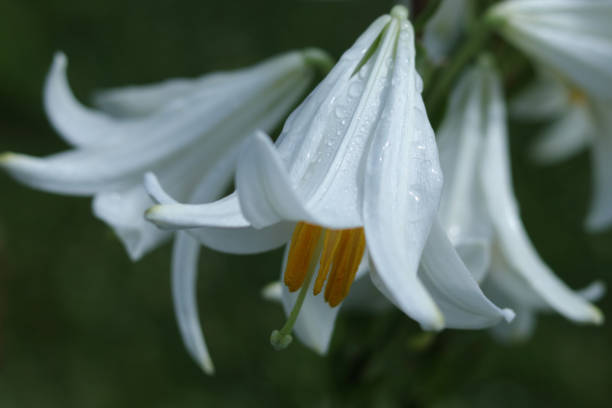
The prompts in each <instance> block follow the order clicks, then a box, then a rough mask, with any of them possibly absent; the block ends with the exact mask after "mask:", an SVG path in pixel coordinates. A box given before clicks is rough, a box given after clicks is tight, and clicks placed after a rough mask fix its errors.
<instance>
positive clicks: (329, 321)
mask: <svg viewBox="0 0 612 408" xmlns="http://www.w3.org/2000/svg"><path fill="white" fill-rule="evenodd" d="M288 254H289V248H288V247H287V249H286V250H285V257H284V260H283V267H282V269H281V281H282V272H283V271H284V270H285V267H286V264H287V256H288ZM317 273H318V266H317V270H316V271H315V272H314V274H315V275H314V276H316V274H317ZM314 282H315V279H312V280H311V282H310V286H309V287H308V293H307V294H306V298H305V299H304V303H303V304H302V308H301V309H300V314H299V315H298V318H297V320H296V322H295V326H294V327H293V331H294V332H295V334H296V336H297V337H298V339H300V341H301V342H302V343H304V345H305V346H307V347H309V348H311V349H313V350H314V351H316V352H317V353H319V354H326V353H327V350H328V348H329V342H330V340H331V336H332V333H333V331H334V324H335V322H336V316H337V315H338V311H339V310H340V307H341V306H342V304H340V305H338V306H336V307H330V306H329V305H328V304H327V303H326V302H325V298H324V297H323V295H322V294H319V295H317V296H314V295H313V292H312V291H313V287H314ZM298 294H299V291H295V292H293V293H291V292H289V289H288V288H287V286H286V285H284V284H283V285H282V301H283V307H284V309H285V314H287V316H288V315H289V314H290V313H291V310H292V309H293V306H294V305H295V301H296V299H297V297H298Z"/></svg>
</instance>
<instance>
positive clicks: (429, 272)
mask: <svg viewBox="0 0 612 408" xmlns="http://www.w3.org/2000/svg"><path fill="white" fill-rule="evenodd" d="M421 266H422V271H421V272H420V274H419V276H420V277H421V279H422V280H423V282H424V283H425V286H426V287H427V289H428V290H429V292H430V293H431V294H432V296H433V298H434V299H435V302H436V304H437V305H438V307H439V308H440V309H441V310H442V313H443V314H444V321H445V324H446V327H449V328H461V329H480V328H483V327H489V326H493V325H495V324H497V323H498V322H499V321H500V320H502V319H505V320H506V321H511V320H512V319H513V318H514V312H513V311H512V310H509V309H500V308H498V307H497V306H495V305H494V304H493V303H492V302H491V301H490V300H489V299H487V297H486V296H485V295H484V294H483V293H482V291H481V290H480V287H479V286H478V283H476V280H475V279H474V278H473V277H472V275H471V273H470V271H469V270H468V269H467V268H466V266H465V265H464V264H463V262H461V258H459V255H458V254H457V252H455V249H454V248H453V246H452V244H451V243H450V241H449V240H448V238H447V237H446V233H445V232H444V230H443V229H442V227H441V225H440V224H439V223H438V222H435V223H434V224H433V226H432V228H431V233H430V234H429V238H428V240H427V245H426V246H425V249H424V251H423V257H422V258H421Z"/></svg>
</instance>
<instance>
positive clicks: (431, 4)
mask: <svg viewBox="0 0 612 408" xmlns="http://www.w3.org/2000/svg"><path fill="white" fill-rule="evenodd" d="M441 2H442V0H429V1H428V2H427V5H426V6H425V8H424V9H423V11H421V12H420V13H419V15H418V16H417V18H416V19H415V20H414V31H415V32H420V31H421V30H422V29H423V28H424V27H425V24H427V22H428V21H429V19H430V18H431V16H432V15H433V14H434V13H435V12H436V10H437V9H438V6H439V5H440V3H441Z"/></svg>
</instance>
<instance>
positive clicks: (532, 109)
mask: <svg viewBox="0 0 612 408" xmlns="http://www.w3.org/2000/svg"><path fill="white" fill-rule="evenodd" d="M567 99H568V90H567V87H566V86H564V85H563V83H562V82H561V80H560V78H555V77H553V76H552V74H550V73H549V71H545V70H541V72H540V73H539V75H538V79H537V80H536V81H535V82H533V83H532V84H530V85H528V86H527V87H526V88H525V89H524V90H522V91H521V92H520V93H519V94H518V95H517V96H515V97H514V98H512V101H511V102H510V106H509V110H510V115H511V116H513V117H516V118H519V119H522V120H545V119H549V118H551V117H555V116H558V115H561V114H563V113H565V111H566V109H567Z"/></svg>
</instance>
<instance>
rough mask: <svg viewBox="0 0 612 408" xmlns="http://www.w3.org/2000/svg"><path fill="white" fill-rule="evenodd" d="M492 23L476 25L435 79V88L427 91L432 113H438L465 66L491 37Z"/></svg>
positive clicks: (482, 22)
mask: <svg viewBox="0 0 612 408" xmlns="http://www.w3.org/2000/svg"><path fill="white" fill-rule="evenodd" d="M492 28H493V26H492V24H491V22H490V21H489V20H487V19H484V20H482V21H481V22H479V23H478V24H477V25H475V26H474V27H473V28H472V29H471V30H470V33H469V35H468V37H467V41H465V42H464V43H463V45H462V46H461V47H460V48H459V49H458V50H457V51H456V52H455V54H454V55H453V57H452V58H451V59H450V63H449V64H448V65H446V66H444V67H442V70H441V72H440V73H439V75H437V77H436V78H434V80H435V81H434V83H433V84H432V85H433V86H432V87H431V88H430V89H427V90H426V93H425V106H427V110H428V111H430V112H436V111H437V110H438V109H439V105H440V103H442V102H443V101H444V97H445V96H446V95H447V94H448V92H449V88H450V87H451V85H452V84H453V82H454V80H455V79H456V77H457V75H459V74H460V73H461V70H462V69H463V68H464V66H465V65H466V64H467V63H468V62H470V61H471V60H472V59H473V58H474V57H475V56H476V55H477V54H478V53H479V52H480V51H481V50H482V48H483V46H484V45H485V44H486V42H487V40H488V39H489V37H490V34H491V29H492Z"/></svg>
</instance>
